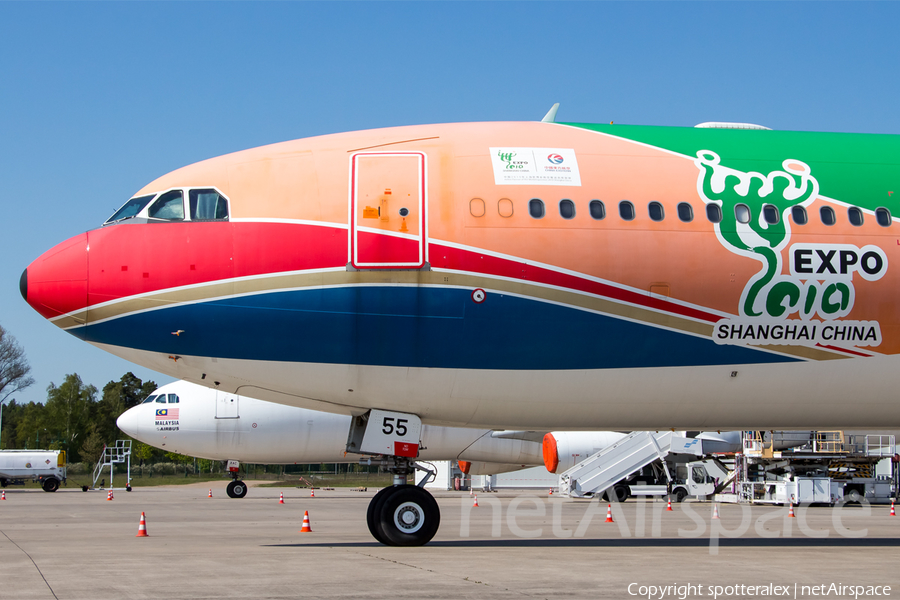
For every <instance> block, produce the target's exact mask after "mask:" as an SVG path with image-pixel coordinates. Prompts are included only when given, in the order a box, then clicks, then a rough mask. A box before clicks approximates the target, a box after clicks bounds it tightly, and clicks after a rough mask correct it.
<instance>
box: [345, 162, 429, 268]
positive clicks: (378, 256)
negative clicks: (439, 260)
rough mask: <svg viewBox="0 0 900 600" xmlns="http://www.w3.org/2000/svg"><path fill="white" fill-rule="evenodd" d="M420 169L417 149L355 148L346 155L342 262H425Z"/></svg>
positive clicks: (408, 265)
mask: <svg viewBox="0 0 900 600" xmlns="http://www.w3.org/2000/svg"><path fill="white" fill-rule="evenodd" d="M426 173H427V157H426V155H425V153H423V152H357V153H355V154H353V155H352V156H351V157H350V203H349V204H350V206H349V211H350V214H349V217H350V235H349V239H348V253H349V260H348V262H349V263H350V264H351V265H352V266H353V267H354V268H357V269H397V268H405V269H420V268H422V267H423V266H425V263H426V262H427V261H428V257H427V248H428V244H427V237H428V233H427V223H428V220H427V218H426V207H427V205H428V202H427V189H428V188H427V183H426Z"/></svg>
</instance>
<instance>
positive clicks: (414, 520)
mask: <svg viewBox="0 0 900 600" xmlns="http://www.w3.org/2000/svg"><path fill="white" fill-rule="evenodd" d="M387 460H389V461H392V462H393V465H391V466H389V468H390V470H391V471H393V472H394V485H392V486H390V487H386V488H384V489H383V490H381V491H379V492H378V493H377V494H375V496H374V497H373V498H372V501H371V502H369V508H368V510H367V511H366V524H367V525H368V526H369V532H370V533H371V534H372V537H374V538H375V539H376V540H378V541H379V542H381V543H382V544H385V545H387V546H422V545H424V544H427V543H428V542H429V541H431V538H433V537H434V535H435V534H436V533H437V530H438V528H439V527H440V525H441V510H440V508H439V507H438V504H437V502H436V501H435V499H434V497H433V496H432V495H431V494H430V493H429V492H427V491H426V490H425V489H423V488H422V487H419V486H418V485H409V484H407V483H406V479H407V477H408V476H409V475H411V474H412V473H413V471H414V470H415V465H414V463H413V462H412V461H411V460H408V459H404V458H402V457H387ZM429 477H430V473H429V475H426V476H425V478H424V479H423V480H422V484H421V485H424V483H425V482H426V481H428V479H429Z"/></svg>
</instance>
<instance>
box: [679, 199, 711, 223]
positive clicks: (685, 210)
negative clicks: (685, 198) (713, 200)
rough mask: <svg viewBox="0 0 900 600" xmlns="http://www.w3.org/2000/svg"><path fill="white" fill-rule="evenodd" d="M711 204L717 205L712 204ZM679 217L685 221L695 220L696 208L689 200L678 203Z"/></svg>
mask: <svg viewBox="0 0 900 600" xmlns="http://www.w3.org/2000/svg"><path fill="white" fill-rule="evenodd" d="M710 206H715V205H714V204H713V205H710ZM678 218H679V219H681V220H682V221H684V222H685V223H690V222H691V221H693V220H694V209H693V207H692V206H691V205H690V204H688V203H687V202H679V203H678Z"/></svg>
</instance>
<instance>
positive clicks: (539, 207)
mask: <svg viewBox="0 0 900 600" xmlns="http://www.w3.org/2000/svg"><path fill="white" fill-rule="evenodd" d="M528 214H529V215H531V216H532V217H534V218H535V219H543V218H544V201H543V200H541V199H539V198H532V199H531V200H529V201H528Z"/></svg>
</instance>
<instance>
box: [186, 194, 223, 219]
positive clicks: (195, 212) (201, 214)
mask: <svg viewBox="0 0 900 600" xmlns="http://www.w3.org/2000/svg"><path fill="white" fill-rule="evenodd" d="M188 200H189V202H188V203H189V204H190V206H191V221H227V220H228V200H226V199H225V197H224V196H222V195H221V194H219V192H217V191H216V190H191V191H190V192H188Z"/></svg>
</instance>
